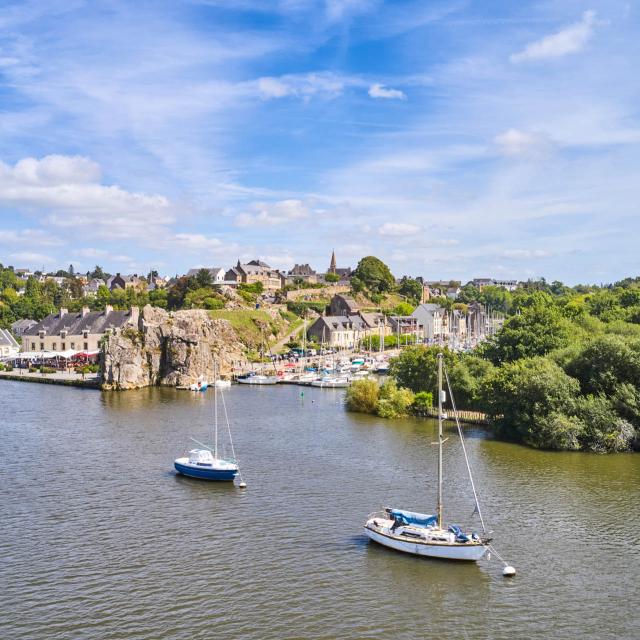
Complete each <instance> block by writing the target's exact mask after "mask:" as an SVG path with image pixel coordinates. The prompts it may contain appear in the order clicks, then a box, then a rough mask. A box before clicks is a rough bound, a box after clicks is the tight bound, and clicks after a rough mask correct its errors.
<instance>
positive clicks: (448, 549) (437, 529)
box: [364, 353, 491, 561]
mask: <svg viewBox="0 0 640 640" xmlns="http://www.w3.org/2000/svg"><path fill="white" fill-rule="evenodd" d="M442 361H443V355H442V354H441V353H439V354H438V443H437V444H438V505H437V510H436V513H435V514H424V513H416V512H414V511H406V510H404V509H395V508H387V509H385V510H384V511H381V512H378V513H374V514H371V515H370V516H369V518H368V519H367V521H366V523H365V525H364V531H365V534H366V535H367V536H368V537H369V538H370V539H371V540H373V541H374V542H377V543H379V544H382V545H385V546H386V547H391V548H392V549H396V550H398V551H404V552H405V553H411V554H414V555H418V556H428V557H431V558H443V559H447V560H468V561H477V560H480V559H481V558H482V557H483V556H484V555H485V553H486V552H487V550H488V549H489V543H490V542H491V539H490V538H488V537H487V536H486V535H485V534H483V535H478V534H476V533H475V532H466V533H465V532H463V531H462V529H461V528H460V527H459V526H457V525H454V524H449V525H445V523H444V520H443V502H442V446H443V444H444V442H445V440H446V439H445V438H444V437H443V435H442V421H443V415H444V414H443V411H442V403H443V400H444V392H443V389H442V368H443V362H442ZM445 375H447V374H446V373H445ZM448 383H449V378H448V375H447V384H448ZM448 386H449V393H450V394H451V386H450V385H449V384H448ZM452 403H453V397H452ZM453 410H454V411H453V412H454V414H455V403H453ZM456 423H457V425H458V431H459V434H460V438H461V441H462V448H463V451H464V455H465V459H466V461H467V469H468V470H469V478H470V479H471V487H472V489H473V495H474V497H475V501H476V509H475V511H474V513H476V512H477V513H478V515H479V516H480V521H481V523H482V529H483V531H484V530H485V527H484V521H483V519H482V513H481V512H480V506H479V504H478V497H477V493H476V489H475V484H474V482H473V477H472V476H471V468H470V467H469V460H468V458H467V452H466V448H465V446H464V439H463V438H462V429H461V428H460V423H459V421H458V417H457V415H456Z"/></svg>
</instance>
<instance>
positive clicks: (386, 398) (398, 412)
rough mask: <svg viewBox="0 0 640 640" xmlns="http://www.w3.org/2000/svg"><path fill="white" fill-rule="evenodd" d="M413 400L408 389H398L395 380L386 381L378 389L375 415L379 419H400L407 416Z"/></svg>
mask: <svg viewBox="0 0 640 640" xmlns="http://www.w3.org/2000/svg"><path fill="white" fill-rule="evenodd" d="M413 400H414V395H413V393H412V392H411V391H409V389H403V388H401V387H398V385H397V384H396V382H395V380H387V381H386V382H385V383H384V384H383V385H382V386H381V387H380V391H379V393H378V404H377V406H376V413H377V414H378V415H379V416H380V417H381V418H402V417H403V416H406V415H408V413H409V410H410V407H411V405H412V404H413Z"/></svg>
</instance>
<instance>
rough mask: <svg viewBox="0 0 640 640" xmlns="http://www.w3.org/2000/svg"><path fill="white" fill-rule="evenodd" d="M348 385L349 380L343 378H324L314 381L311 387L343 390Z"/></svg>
mask: <svg viewBox="0 0 640 640" xmlns="http://www.w3.org/2000/svg"><path fill="white" fill-rule="evenodd" d="M349 384H350V382H349V378H347V377H345V376H340V377H338V376H325V377H324V378H320V380H314V381H313V382H312V383H311V386H312V387H320V388H321V389H344V388H346V387H348V386H349Z"/></svg>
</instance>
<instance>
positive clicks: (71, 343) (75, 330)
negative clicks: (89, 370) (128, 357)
mask: <svg viewBox="0 0 640 640" xmlns="http://www.w3.org/2000/svg"><path fill="white" fill-rule="evenodd" d="M138 315H139V310H138V307H131V310H130V311H114V309H113V307H112V306H110V305H107V306H106V308H105V310H104V311H90V310H89V307H83V308H82V311H80V312H72V313H69V311H68V310H67V309H64V308H62V309H60V311H59V312H58V313H52V314H50V315H48V316H47V317H46V318H44V319H43V320H41V321H40V322H38V323H37V324H34V325H33V326H32V327H29V328H28V329H27V330H26V331H25V332H24V334H23V335H22V349H21V351H23V352H25V351H59V352H64V351H69V350H71V351H83V352H94V351H98V350H99V348H100V340H101V339H102V337H103V336H104V335H105V334H107V333H116V332H118V331H121V330H122V329H124V328H125V327H127V326H137V323H138Z"/></svg>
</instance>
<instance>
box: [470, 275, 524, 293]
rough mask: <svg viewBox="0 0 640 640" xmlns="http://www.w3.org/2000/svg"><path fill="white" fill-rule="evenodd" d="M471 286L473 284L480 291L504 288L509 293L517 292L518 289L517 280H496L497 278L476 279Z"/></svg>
mask: <svg viewBox="0 0 640 640" xmlns="http://www.w3.org/2000/svg"><path fill="white" fill-rule="evenodd" d="M469 284H472V285H473V286H474V287H476V288H477V289H478V290H479V291H482V290H483V289H484V288H485V287H502V288H503V289H506V290H507V291H515V290H516V289H517V288H518V281H517V280H496V279H495V278H474V279H473V280H472V281H471V282H470V283H469Z"/></svg>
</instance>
